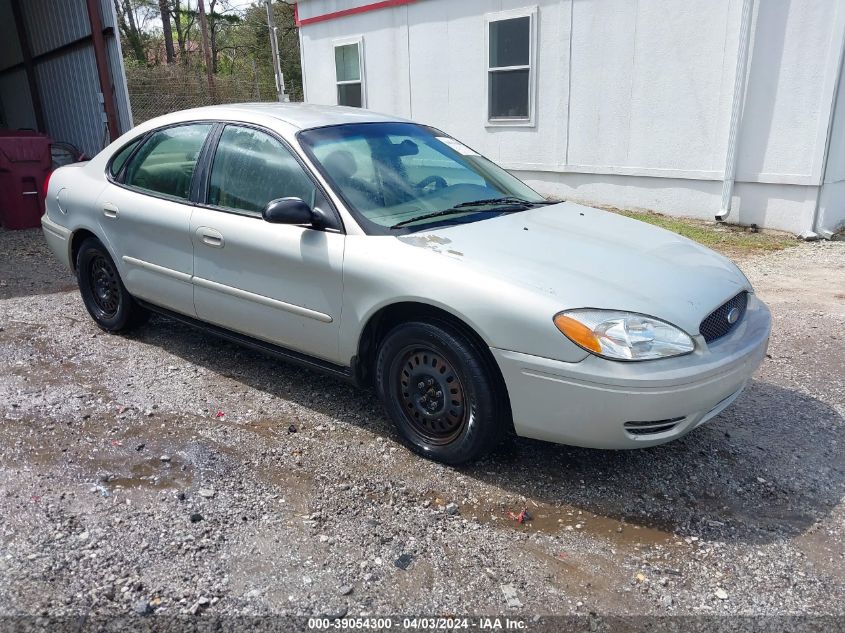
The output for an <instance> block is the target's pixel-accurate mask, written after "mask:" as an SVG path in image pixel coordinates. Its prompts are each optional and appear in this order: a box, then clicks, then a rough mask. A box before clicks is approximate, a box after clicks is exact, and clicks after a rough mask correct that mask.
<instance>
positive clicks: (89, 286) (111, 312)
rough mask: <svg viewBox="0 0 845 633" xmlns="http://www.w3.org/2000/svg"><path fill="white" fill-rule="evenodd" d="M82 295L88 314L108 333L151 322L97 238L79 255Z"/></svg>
mask: <svg viewBox="0 0 845 633" xmlns="http://www.w3.org/2000/svg"><path fill="white" fill-rule="evenodd" d="M76 276H77V281H78V282H79V292H80V294H81V295H82V302H83V303H84V304H85V308H86V309H87V310H88V314H90V315H91V318H93V319H94V322H95V323H96V324H97V325H99V326H100V327H101V328H102V329H104V330H106V331H107V332H125V331H127V330H130V329H132V328H134V327H137V326H138V325H141V324H142V323H143V322H144V321H145V320H146V319H147V315H148V314H147V311H146V310H145V309H144V308H142V307H141V306H139V305H138V303H137V302H136V301H135V299H133V298H132V295H130V294H129V292H128V291H127V290H126V287H125V286H124V285H123V281H122V280H121V279H120V275H119V274H118V272H117V266H115V264H114V261H113V260H112V258H111V255H109V253H108V251H107V250H106V248H105V246H103V244H102V242H100V240H98V239H96V238H93V237H91V238H88V239H87V240H85V241H84V242H83V243H82V245H81V246H80V247H79V252H78V253H77V255H76Z"/></svg>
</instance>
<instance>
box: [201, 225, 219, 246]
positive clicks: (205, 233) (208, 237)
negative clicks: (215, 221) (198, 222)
mask: <svg viewBox="0 0 845 633" xmlns="http://www.w3.org/2000/svg"><path fill="white" fill-rule="evenodd" d="M197 237H198V238H199V239H200V241H201V242H202V243H203V244H205V245H206V246H211V247H212V248H223V245H224V244H225V240H224V239H223V234H222V233H221V232H220V231H217V230H215V229H212V228H209V227H207V226H201V227H199V228H198V229H197Z"/></svg>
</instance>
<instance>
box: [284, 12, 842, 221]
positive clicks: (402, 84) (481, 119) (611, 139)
mask: <svg viewBox="0 0 845 633" xmlns="http://www.w3.org/2000/svg"><path fill="white" fill-rule="evenodd" d="M742 1H743V0H685V1H684V2H679V1H677V0H639V1H638V2H636V3H634V2H630V1H629V0H534V2H531V1H530V0H528V1H526V0H460V1H456V0H418V1H417V2H413V3H411V4H406V5H403V6H398V7H394V8H389V9H382V10H378V11H372V12H367V13H361V14H357V15H350V16H346V17H341V18H337V19H333V20H328V21H325V22H318V23H314V24H307V25H306V26H304V27H303V28H302V30H301V38H302V49H303V60H304V62H303V63H304V71H305V81H306V98H307V99H308V100H309V101H312V102H317V103H335V102H336V94H335V85H334V57H333V47H332V41H333V40H334V39H337V38H346V37H350V36H358V35H360V36H362V37H363V41H364V58H365V61H364V63H365V72H366V94H367V106H368V107H369V108H370V109H373V110H377V111H379V110H380V111H384V112H388V113H391V114H399V115H402V116H407V117H409V118H413V119H414V120H416V121H420V122H423V123H428V124H430V125H434V126H436V127H439V128H441V129H443V130H445V131H447V132H449V133H450V134H453V135H454V136H456V137H458V138H460V139H461V140H463V141H464V142H466V143H467V144H468V145H471V146H473V147H474V148H475V149H477V150H479V151H480V152H482V153H483V154H485V155H487V156H489V157H490V158H491V159H493V160H495V161H497V162H499V163H500V164H502V165H504V166H505V167H507V168H509V169H512V170H514V171H516V172H517V173H518V174H519V175H520V176H521V177H522V178H523V179H525V180H526V181H527V182H529V183H530V184H532V185H533V186H534V187H536V188H537V189H538V190H539V191H541V192H543V193H546V194H549V195H556V196H560V197H566V198H568V199H575V200H580V201H584V202H592V203H600V204H611V205H616V206H624V207H641V208H648V209H653V210H657V211H662V212H667V213H673V214H676V215H687V216H697V217H703V218H711V217H712V216H713V215H714V214H715V213H716V212H717V211H718V209H719V203H720V197H721V190H722V182H721V180H722V177H723V174H724V170H725V156H726V152H727V139H728V132H729V126H730V115H731V105H732V98H733V85H734V74H735V68H736V55H737V48H738V43H739V40H738V38H739V24H740V14H741V11H742ZM371 3H372V1H371V0H306V1H305V2H300V5H299V15H300V18H301V19H306V20H307V18H309V17H314V16H320V15H325V14H329V13H332V12H336V11H342V10H345V9H349V8H351V7H356V6H363V5H367V4H371ZM530 6H537V7H538V38H537V39H538V42H537V67H536V72H537V82H536V93H537V94H536V97H537V112H536V118H535V124H534V126H532V127H499V126H496V127H490V126H487V125H486V123H487V117H486V68H487V60H486V53H487V51H486V44H485V21H484V15H485V13H490V12H497V11H504V10H508V9H520V8H526V7H530ZM843 39H845V2H841V1H840V0H803V1H800V2H789V1H788V0H757V2H756V9H755V14H754V20H753V22H752V41H751V56H750V61H749V69H748V83H747V97H746V107H745V111H744V114H743V118H742V121H741V127H740V131H739V135H738V149H737V153H738V157H739V160H738V164H737V185H736V188H735V190H734V199H733V209H734V210H733V212H732V214H731V216H730V218H729V219H730V221H733V222H740V223H744V224H751V223H756V224H758V225H761V226H767V227H771V228H780V229H785V230H790V231H794V232H801V231H804V230H807V229H810V228H812V226H813V222H814V217H815V215H816V208H817V203H819V202H822V203H824V204H823V205H822V206H824V208H825V209H828V208H830V209H834V210H833V211H831V212H825V213H824V214H822V217H823V220H824V222H825V223H826V225H827V224H830V222H831V221H835V220H836V217H838V216H836V213H837V212H836V211H835V208H839V209H841V207H842V196H843V195H844V194H845V191H843V190H845V185H843V186H841V187H840V186H839V185H837V186H836V187H833V186H831V187H828V186H826V187H825V192H826V193H825V195H824V196H821V199H820V193H822V189H821V187H820V185H821V182H822V173H823V170H824V168H825V161H824V157H825V147H826V145H827V142H828V131H829V125H830V122H831V106H832V104H833V95H834V92H835V89H836V85H837V81H838V80H839V79H840V68H839V64H838V61H839V57H840V53H841V49H842V42H843ZM842 101H845V99H840V102H839V103H840V105H839V109H838V110H837V114H836V116H835V117H834V119H833V120H834V121H835V122H836V123H837V124H838V125H839V126H841V128H845V113H840V111H841V110H843V106H842ZM843 137H845V134H843V133H840V134H839V137H838V138H843ZM831 148H832V150H833V149H834V148H833V144H831ZM836 148H837V149H836V151H840V154H841V158H840V157H839V156H840V154H837V157H836V158H835V160H831V161H828V168H827V173H828V177H827V179H826V180H829V181H830V182H831V184H832V185H835V184H837V183H840V182H842V181H843V178H842V177H840V176H841V174H842V172H845V149H842V148H841V147H840V146H839V145H837V146H836ZM840 165H841V167H840ZM828 198H829V199H830V200H828ZM837 205H838V206H837ZM821 210H822V209H821V207H820V212H821ZM840 220H841V217H840Z"/></svg>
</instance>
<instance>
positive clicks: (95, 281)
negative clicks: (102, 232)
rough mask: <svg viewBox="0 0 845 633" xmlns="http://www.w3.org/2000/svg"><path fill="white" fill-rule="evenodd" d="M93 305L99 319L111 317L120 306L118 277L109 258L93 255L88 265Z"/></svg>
mask: <svg viewBox="0 0 845 633" xmlns="http://www.w3.org/2000/svg"><path fill="white" fill-rule="evenodd" d="M87 274H88V275H89V277H90V279H89V280H88V283H89V284H90V285H91V289H92V291H93V292H92V295H93V300H94V307H95V308H96V310H97V313H98V316H99V317H100V318H101V319H112V318H114V316H115V315H116V314H117V311H118V309H119V308H120V277H119V276H118V274H117V270H116V269H115V267H114V264H113V263H112V262H111V260H109V259H106V257H105V256H104V255H101V254H97V255H95V256H94V257H93V258H92V260H91V263H90V264H89V266H88V270H87Z"/></svg>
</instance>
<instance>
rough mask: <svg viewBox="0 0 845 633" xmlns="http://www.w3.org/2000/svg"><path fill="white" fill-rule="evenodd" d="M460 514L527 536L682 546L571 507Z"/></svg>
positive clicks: (464, 510)
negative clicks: (568, 534)
mask: <svg viewBox="0 0 845 633" xmlns="http://www.w3.org/2000/svg"><path fill="white" fill-rule="evenodd" d="M429 500H430V501H431V503H432V505H433V506H435V507H443V506H445V504H446V503H447V502H446V501H445V500H444V499H443V498H442V497H441V496H438V495H437V494H432V495H429ZM523 510H527V513H528V517H530V518H527V519H524V520H523V522H521V523H520V522H519V520H518V519H519V515H520V513H521V512H522V511H523ZM459 512H460V514H461V516H462V517H464V518H466V519H471V520H474V521H477V522H478V523H482V524H484V525H494V526H496V527H498V528H502V529H509V530H514V531H518V532H524V533H533V532H540V533H544V534H560V533H564V532H573V533H580V534H589V535H590V536H597V537H601V538H604V539H607V540H610V541H613V543H614V544H616V545H619V546H628V547H631V548H634V547H637V546H651V545H666V544H669V543H677V542H682V541H681V539H680V538H679V537H678V536H676V535H675V534H673V533H672V532H670V531H667V530H662V529H659V528H656V527H649V526H643V525H640V524H638V523H630V522H628V521H625V520H617V519H613V518H610V517H606V516H601V515H598V514H593V513H592V512H588V511H586V510H581V509H579V508H576V507H575V506H569V505H561V506H553V505H550V504H547V503H537V502H534V501H528V503H527V505H523V506H509V505H506V504H504V503H487V504H481V503H479V504H463V505H460V506H459Z"/></svg>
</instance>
